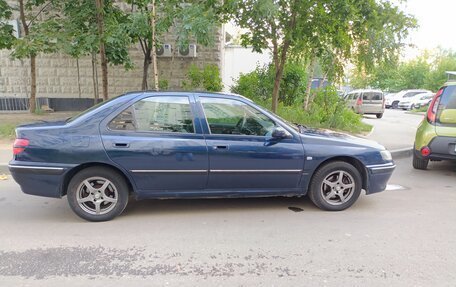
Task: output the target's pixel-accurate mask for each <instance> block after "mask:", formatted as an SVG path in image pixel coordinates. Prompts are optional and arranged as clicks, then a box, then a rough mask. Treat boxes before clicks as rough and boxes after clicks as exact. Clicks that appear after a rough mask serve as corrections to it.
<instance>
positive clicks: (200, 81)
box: [182, 64, 223, 92]
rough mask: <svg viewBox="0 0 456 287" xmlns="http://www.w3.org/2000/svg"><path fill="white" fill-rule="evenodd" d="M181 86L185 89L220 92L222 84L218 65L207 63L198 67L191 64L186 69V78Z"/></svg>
mask: <svg viewBox="0 0 456 287" xmlns="http://www.w3.org/2000/svg"><path fill="white" fill-rule="evenodd" d="M182 86H183V88H184V89H186V90H203V91H210V92H220V91H221V90H222V88H223V85H222V78H221V77H220V71H219V68H218V66H217V65H214V64H209V65H205V66H204V67H203V68H202V69H200V68H198V66H196V65H195V64H192V65H191V66H190V67H189V69H188V71H187V80H185V81H184V82H183V85H182Z"/></svg>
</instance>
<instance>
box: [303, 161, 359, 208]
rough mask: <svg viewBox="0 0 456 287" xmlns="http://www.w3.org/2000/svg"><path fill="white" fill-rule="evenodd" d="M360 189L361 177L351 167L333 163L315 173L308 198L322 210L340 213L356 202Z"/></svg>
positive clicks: (346, 164) (337, 162)
mask: <svg viewBox="0 0 456 287" xmlns="http://www.w3.org/2000/svg"><path fill="white" fill-rule="evenodd" d="M361 187H362V178H361V175H360V173H359V171H358V170H357V169H356V168H355V167H354V166H353V165H351V164H349V163H347V162H343V161H334V162H330V163H328V164H325V165H324V166H322V167H320V168H319V169H318V170H317V171H316V172H315V174H314V175H313V177H312V180H311V182H310V189H309V198H310V200H311V201H312V202H313V203H314V204H315V205H316V206H317V207H319V208H321V209H323V210H329V211H340V210H344V209H346V208H348V207H350V206H352V205H353V203H355V202H356V200H357V199H358V197H359V195H360V194H361Z"/></svg>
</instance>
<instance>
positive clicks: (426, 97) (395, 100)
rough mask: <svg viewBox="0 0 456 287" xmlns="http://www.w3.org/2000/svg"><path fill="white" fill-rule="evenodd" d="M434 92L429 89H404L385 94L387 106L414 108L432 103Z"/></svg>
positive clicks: (405, 108) (404, 108)
mask: <svg viewBox="0 0 456 287" xmlns="http://www.w3.org/2000/svg"><path fill="white" fill-rule="evenodd" d="M433 96H434V93H433V92H431V91H428V90H402V91H400V92H399V93H396V94H387V95H386V96H385V107H386V108H393V109H403V110H413V109H418V108H420V107H423V106H427V105H429V104H430V102H431V100H432V97H433Z"/></svg>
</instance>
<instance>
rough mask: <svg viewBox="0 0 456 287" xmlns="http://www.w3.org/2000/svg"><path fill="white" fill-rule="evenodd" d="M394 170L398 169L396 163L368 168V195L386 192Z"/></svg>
mask: <svg viewBox="0 0 456 287" xmlns="http://www.w3.org/2000/svg"><path fill="white" fill-rule="evenodd" d="M394 169H396V165H395V164H394V162H389V163H385V164H376V165H369V166H367V171H368V175H367V176H368V186H367V190H366V194H372V193H377V192H381V191H384V190H385V189H386V185H387V184H388V180H389V179H390V177H391V175H392V174H393V171H394Z"/></svg>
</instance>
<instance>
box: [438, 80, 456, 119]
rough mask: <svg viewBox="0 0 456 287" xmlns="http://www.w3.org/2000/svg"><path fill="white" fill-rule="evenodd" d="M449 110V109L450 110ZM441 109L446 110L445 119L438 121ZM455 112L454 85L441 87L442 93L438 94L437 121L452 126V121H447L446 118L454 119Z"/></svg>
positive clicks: (455, 97)
mask: <svg viewBox="0 0 456 287" xmlns="http://www.w3.org/2000/svg"><path fill="white" fill-rule="evenodd" d="M450 110H451V111H450ZM443 111H448V112H447V115H446V116H445V117H446V118H447V120H446V121H443V120H442V121H440V120H441V115H442V113H443ZM455 114H456V86H447V87H445V88H444V89H443V92H442V95H441V96H440V101H439V106H438V110H437V122H438V123H439V124H441V125H450V126H454V125H455V124H454V123H449V122H448V119H450V120H451V121H454V120H456V119H454V117H455Z"/></svg>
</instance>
